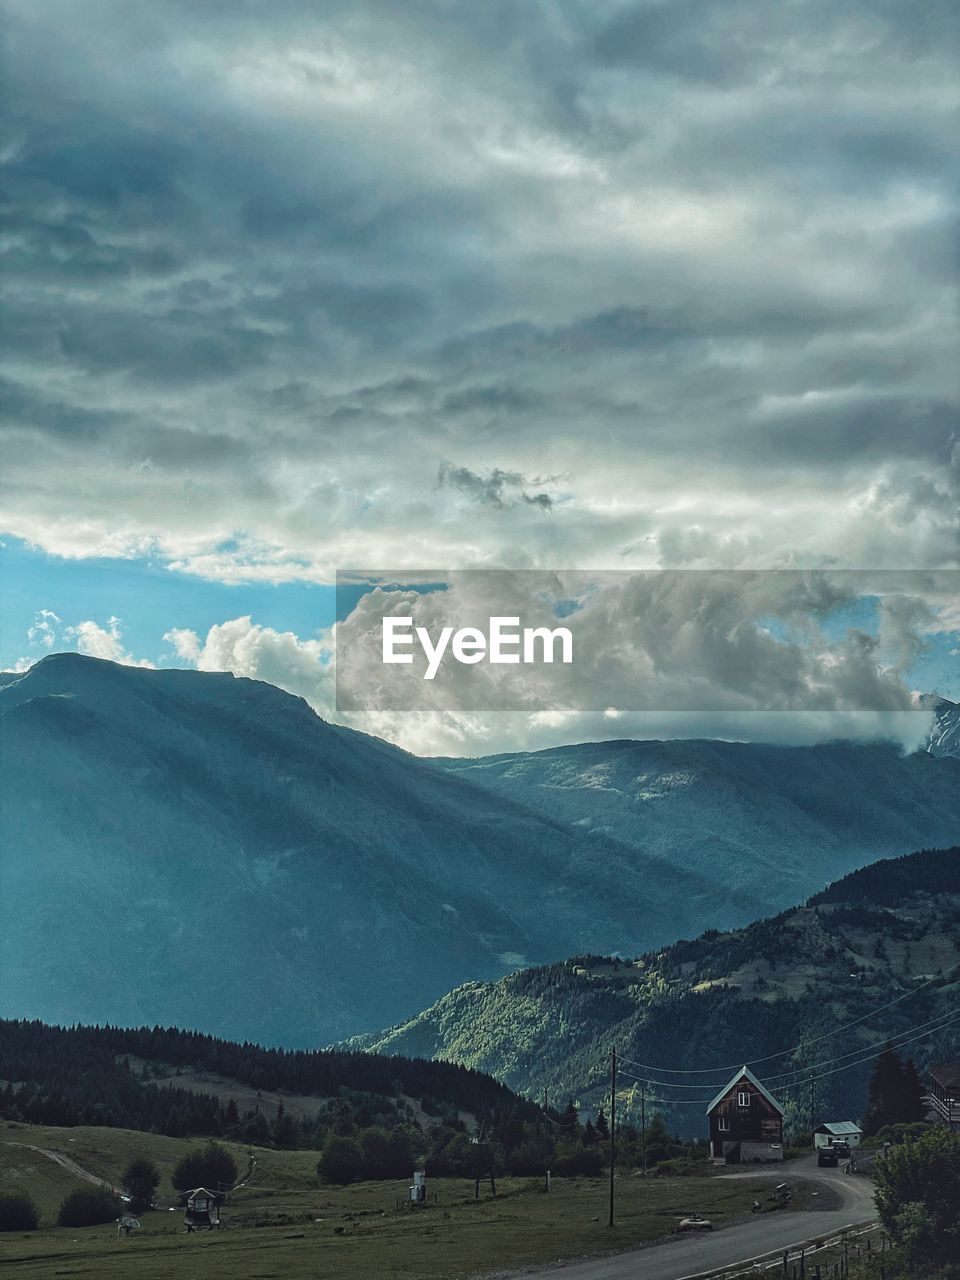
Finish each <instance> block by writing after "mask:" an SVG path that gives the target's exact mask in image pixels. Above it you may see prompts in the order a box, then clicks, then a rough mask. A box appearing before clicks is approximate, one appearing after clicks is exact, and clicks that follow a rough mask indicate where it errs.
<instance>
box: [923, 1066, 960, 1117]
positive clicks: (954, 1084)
mask: <svg viewBox="0 0 960 1280" xmlns="http://www.w3.org/2000/svg"><path fill="white" fill-rule="evenodd" d="M930 1104H931V1106H932V1107H933V1112H934V1115H935V1116H936V1118H937V1120H939V1121H940V1122H941V1124H948V1125H949V1126H950V1128H951V1129H960V1062H947V1063H945V1064H944V1065H943V1066H941V1067H933V1068H932V1069H931V1071H930Z"/></svg>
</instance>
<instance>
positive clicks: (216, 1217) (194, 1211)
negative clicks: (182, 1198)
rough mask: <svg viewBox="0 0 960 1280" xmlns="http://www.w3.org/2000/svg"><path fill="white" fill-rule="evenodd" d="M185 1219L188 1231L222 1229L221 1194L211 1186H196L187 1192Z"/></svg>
mask: <svg viewBox="0 0 960 1280" xmlns="http://www.w3.org/2000/svg"><path fill="white" fill-rule="evenodd" d="M183 1221H184V1222H185V1223H186V1227H187V1231H188V1232H189V1231H219V1230H220V1196H219V1194H218V1193H217V1192H216V1191H211V1190H210V1189H209V1187H195V1188H194V1189H193V1191H188V1192H187V1193H186V1205H185V1207H184V1211H183Z"/></svg>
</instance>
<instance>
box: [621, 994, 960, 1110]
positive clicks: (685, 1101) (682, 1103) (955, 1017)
mask: <svg viewBox="0 0 960 1280" xmlns="http://www.w3.org/2000/svg"><path fill="white" fill-rule="evenodd" d="M942 1016H943V1017H946V1021H945V1022H944V1021H941V1022H940V1025H939V1026H936V1027H931V1026H928V1024H926V1023H920V1024H919V1026H920V1027H927V1029H926V1030H918V1031H917V1034H916V1035H913V1036H910V1037H909V1039H907V1040H901V1041H900V1043H899V1044H897V1045H892V1046H891V1047H892V1048H894V1049H902V1048H904V1047H905V1046H906V1045H908V1044H913V1043H914V1042H915V1041H917V1040H924V1039H925V1038H926V1037H927V1036H932V1035H935V1034H936V1033H937V1032H938V1031H943V1030H945V1029H946V1028H947V1027H949V1026H952V1025H953V1024H954V1023H955V1022H957V1021H960V1010H957V1011H955V1012H953V1013H951V1014H949V1015H942ZM938 1021H939V1020H938ZM910 1030H917V1028H910ZM900 1034H901V1036H902V1035H904V1034H906V1033H904V1032H901V1033H900ZM889 1043H890V1042H889V1041H886V1042H885V1046H886V1044H889ZM873 1047H874V1046H872V1045H865V1046H863V1048H873ZM855 1052H856V1053H858V1054H859V1053H862V1052H863V1049H858V1050H855ZM885 1052H886V1047H884V1048H883V1049H880V1050H878V1052H876V1053H871V1054H868V1055H867V1056H866V1057H858V1058H857V1061H856V1062H848V1063H846V1065H845V1066H842V1067H833V1068H832V1070H830V1071H821V1072H820V1073H819V1074H817V1075H814V1076H811V1075H809V1074H807V1075H805V1076H803V1078H801V1079H799V1080H793V1081H791V1082H790V1083H788V1084H781V1085H776V1086H775V1088H776V1090H777V1092H778V1093H783V1092H785V1091H786V1090H788V1089H804V1088H806V1087H807V1085H809V1084H812V1083H815V1082H816V1081H817V1080H823V1079H825V1078H826V1077H827V1076H835V1075H837V1073H838V1072H841V1071H849V1070H851V1069H852V1068H853V1067H859V1066H863V1064H864V1063H867V1062H873V1061H874V1060H875V1059H876V1058H879V1057H881V1056H882V1055H883V1054H884V1053H885ZM845 1056H850V1055H845ZM837 1061H839V1059H837V1058H829V1059H827V1063H828V1064H829V1063H830V1062H837ZM621 1074H622V1075H627V1077H628V1079H631V1080H636V1082H637V1084H651V1083H653V1084H656V1083H657V1082H656V1081H649V1080H641V1079H640V1078H639V1077H637V1076H633V1075H629V1073H627V1072H621ZM764 1083H765V1084H766V1083H767V1082H766V1081H764ZM668 1087H669V1086H668ZM659 1101H661V1102H663V1103H665V1104H666V1105H667V1106H671V1107H696V1106H709V1105H710V1103H711V1102H712V1101H713V1099H712V1098H662V1099H660V1100H659Z"/></svg>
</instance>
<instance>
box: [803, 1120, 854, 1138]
mask: <svg viewBox="0 0 960 1280" xmlns="http://www.w3.org/2000/svg"><path fill="white" fill-rule="evenodd" d="M814 1133H832V1134H833V1135H834V1137H842V1136H843V1135H844V1134H848V1133H849V1134H853V1133H863V1130H862V1129H861V1128H860V1126H859V1125H858V1124H855V1123H854V1121H853V1120H824V1122H823V1124H819V1125H817V1127H816V1129H815V1130H814Z"/></svg>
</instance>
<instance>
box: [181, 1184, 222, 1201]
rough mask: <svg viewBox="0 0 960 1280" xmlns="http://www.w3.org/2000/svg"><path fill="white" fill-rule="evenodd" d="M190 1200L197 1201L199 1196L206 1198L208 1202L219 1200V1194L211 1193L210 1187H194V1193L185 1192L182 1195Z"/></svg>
mask: <svg viewBox="0 0 960 1280" xmlns="http://www.w3.org/2000/svg"><path fill="white" fill-rule="evenodd" d="M182 1194H183V1195H185V1196H186V1197H187V1199H188V1200H195V1199H196V1198H197V1196H206V1197H207V1199H208V1200H218V1199H219V1198H220V1195H219V1192H217V1191H211V1190H210V1188H209V1187H194V1188H193V1190H192V1191H184V1192H183V1193H182Z"/></svg>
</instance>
